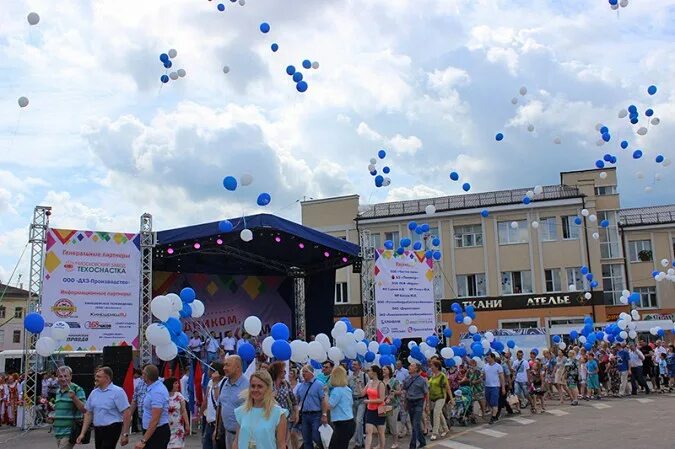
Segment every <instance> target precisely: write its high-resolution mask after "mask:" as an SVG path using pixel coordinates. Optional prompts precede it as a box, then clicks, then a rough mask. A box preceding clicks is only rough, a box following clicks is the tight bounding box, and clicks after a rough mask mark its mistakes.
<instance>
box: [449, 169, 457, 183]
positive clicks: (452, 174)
mask: <svg viewBox="0 0 675 449" xmlns="http://www.w3.org/2000/svg"><path fill="white" fill-rule="evenodd" d="M450 179H452V180H453V181H459V173H457V172H456V171H453V172H450Z"/></svg>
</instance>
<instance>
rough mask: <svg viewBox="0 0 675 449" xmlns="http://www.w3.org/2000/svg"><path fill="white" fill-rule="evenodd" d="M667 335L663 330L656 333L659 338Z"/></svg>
mask: <svg viewBox="0 0 675 449" xmlns="http://www.w3.org/2000/svg"><path fill="white" fill-rule="evenodd" d="M665 334H666V331H664V330H663V329H659V330H657V331H656V335H658V336H659V337H663V336H664V335H665Z"/></svg>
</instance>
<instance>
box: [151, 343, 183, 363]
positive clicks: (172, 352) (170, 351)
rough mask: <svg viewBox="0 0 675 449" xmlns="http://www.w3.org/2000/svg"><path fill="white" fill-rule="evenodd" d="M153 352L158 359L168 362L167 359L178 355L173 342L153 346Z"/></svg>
mask: <svg viewBox="0 0 675 449" xmlns="http://www.w3.org/2000/svg"><path fill="white" fill-rule="evenodd" d="M155 354H157V358H159V359H160V360H164V361H165V362H168V361H169V360H173V359H175V358H176V356H177V355H178V347H176V344H175V343H173V342H171V343H169V344H168V345H164V346H155Z"/></svg>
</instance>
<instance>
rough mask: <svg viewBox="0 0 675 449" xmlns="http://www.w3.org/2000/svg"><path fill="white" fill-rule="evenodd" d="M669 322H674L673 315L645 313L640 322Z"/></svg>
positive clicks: (674, 315)
mask: <svg viewBox="0 0 675 449" xmlns="http://www.w3.org/2000/svg"><path fill="white" fill-rule="evenodd" d="M658 320H670V321H675V313H645V314H644V315H642V321H658Z"/></svg>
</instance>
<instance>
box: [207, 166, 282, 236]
mask: <svg viewBox="0 0 675 449" xmlns="http://www.w3.org/2000/svg"><path fill="white" fill-rule="evenodd" d="M252 182H253V176H251V175H250V174H248V173H245V174H243V175H241V177H240V178H239V181H237V178H235V177H234V176H226V177H225V178H223V187H224V188H225V190H227V191H229V192H234V191H235V190H237V187H238V186H239V185H241V186H249V185H251V183H252ZM271 202H272V195H270V194H269V193H267V192H262V193H260V194H259V195H258V198H257V199H256V204H257V205H258V206H262V207H264V206H267V205H268V204H270V203H271ZM232 229H234V225H233V224H232V223H231V222H230V221H229V220H223V221H220V222H219V223H218V230H219V231H220V232H231V231H232ZM239 236H240V237H241V239H242V240H243V241H245V242H250V241H251V240H253V232H252V231H251V230H250V229H247V228H244V229H243V230H242V231H241V232H240V233H239Z"/></svg>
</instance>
